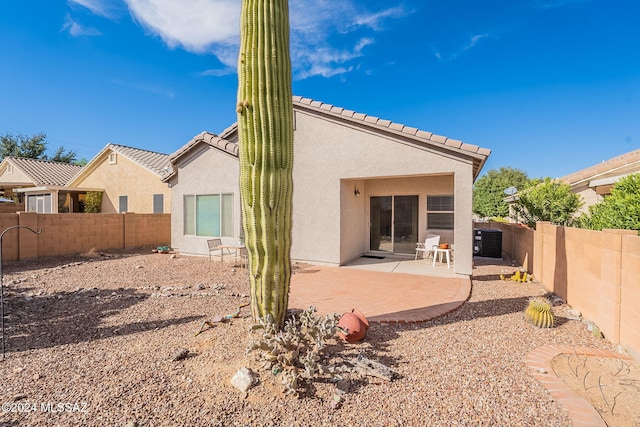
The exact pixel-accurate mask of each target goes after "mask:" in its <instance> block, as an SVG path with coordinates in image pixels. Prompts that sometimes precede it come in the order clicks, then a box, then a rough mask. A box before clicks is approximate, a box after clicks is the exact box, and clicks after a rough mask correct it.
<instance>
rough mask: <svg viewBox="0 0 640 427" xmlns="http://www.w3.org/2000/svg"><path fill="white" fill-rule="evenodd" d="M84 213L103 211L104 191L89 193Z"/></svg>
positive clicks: (85, 201)
mask: <svg viewBox="0 0 640 427" xmlns="http://www.w3.org/2000/svg"><path fill="white" fill-rule="evenodd" d="M84 211H85V212H88V213H100V212H101V211H102V191H87V196H86V197H85V199H84Z"/></svg>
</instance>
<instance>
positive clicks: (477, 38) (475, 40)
mask: <svg viewBox="0 0 640 427" xmlns="http://www.w3.org/2000/svg"><path fill="white" fill-rule="evenodd" d="M491 37H492V36H491V35H490V34H488V33H485V34H475V35H473V36H471V37H469V39H468V40H467V41H466V42H465V43H464V44H463V45H462V46H460V47H459V48H457V49H456V50H454V51H453V52H451V53H449V54H447V55H445V54H444V53H442V52H441V51H439V50H436V49H435V48H433V47H432V50H433V56H435V57H436V59H437V60H438V61H443V62H446V61H452V60H454V59H457V58H459V57H460V56H461V55H462V54H463V53H465V52H467V51H469V50H471V49H473V48H475V47H476V46H477V45H478V44H479V43H480V42H481V41H482V40H484V39H487V38H491Z"/></svg>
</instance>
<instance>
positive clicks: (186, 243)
mask: <svg viewBox="0 0 640 427" xmlns="http://www.w3.org/2000/svg"><path fill="white" fill-rule="evenodd" d="M177 167H178V174H177V175H176V176H175V177H174V178H173V179H172V180H171V181H169V185H171V188H172V191H173V198H172V205H171V212H172V214H171V246H172V248H173V249H175V250H177V251H179V252H181V253H185V254H200V255H204V254H207V253H208V252H207V239H208V237H203V236H185V235H184V233H183V231H184V218H183V212H184V196H185V195H195V194H200V195H202V194H233V200H234V204H233V205H234V209H233V229H234V237H238V236H240V234H241V233H240V230H241V228H242V219H241V217H240V194H239V191H240V189H239V186H238V182H239V179H240V169H239V167H240V165H239V163H238V158H237V157H233V156H231V155H229V154H226V153H224V152H222V151H220V150H218V149H215V148H211V147H210V146H208V145H206V144H200V145H199V146H197V147H196V148H194V149H192V150H191V151H190V152H189V154H188V155H185V157H183V158H181V159H179V161H178V163H177Z"/></svg>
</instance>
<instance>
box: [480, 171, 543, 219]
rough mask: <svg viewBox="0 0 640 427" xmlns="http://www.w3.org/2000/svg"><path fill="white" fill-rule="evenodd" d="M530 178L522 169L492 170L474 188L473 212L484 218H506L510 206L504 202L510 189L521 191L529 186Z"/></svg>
mask: <svg viewBox="0 0 640 427" xmlns="http://www.w3.org/2000/svg"><path fill="white" fill-rule="evenodd" d="M529 182H530V180H529V177H528V176H527V174H526V173H525V172H523V171H521V170H520V169H515V168H510V167H502V168H500V169H499V170H498V169H491V170H490V171H489V172H487V174H486V175H483V176H481V177H480V178H478V180H477V181H476V183H475V184H474V186H473V212H474V213H476V214H478V215H479V216H481V217H483V218H488V217H506V216H508V215H509V205H508V204H507V203H506V202H504V201H503V199H504V198H505V197H507V195H506V194H505V193H504V190H506V189H507V188H509V187H516V188H517V189H518V190H521V189H523V188H525V187H527V186H528V185H529Z"/></svg>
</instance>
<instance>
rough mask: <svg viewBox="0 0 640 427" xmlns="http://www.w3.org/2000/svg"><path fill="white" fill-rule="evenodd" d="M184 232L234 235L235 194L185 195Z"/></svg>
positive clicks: (213, 235) (200, 234) (212, 235)
mask: <svg viewBox="0 0 640 427" xmlns="http://www.w3.org/2000/svg"><path fill="white" fill-rule="evenodd" d="M184 234H188V235H193V236H207V237H222V236H233V194H206V195H193V196H192V195H189V196H184Z"/></svg>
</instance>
